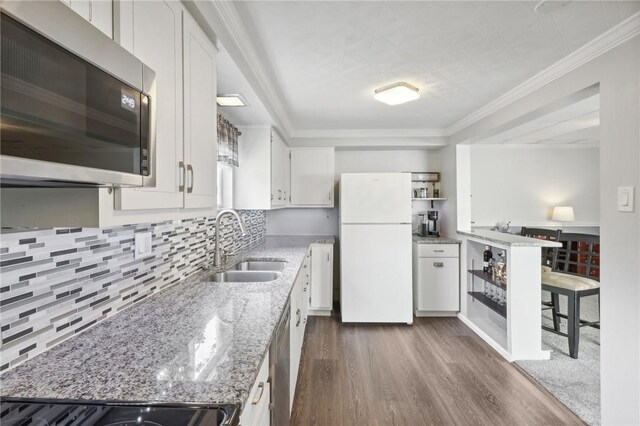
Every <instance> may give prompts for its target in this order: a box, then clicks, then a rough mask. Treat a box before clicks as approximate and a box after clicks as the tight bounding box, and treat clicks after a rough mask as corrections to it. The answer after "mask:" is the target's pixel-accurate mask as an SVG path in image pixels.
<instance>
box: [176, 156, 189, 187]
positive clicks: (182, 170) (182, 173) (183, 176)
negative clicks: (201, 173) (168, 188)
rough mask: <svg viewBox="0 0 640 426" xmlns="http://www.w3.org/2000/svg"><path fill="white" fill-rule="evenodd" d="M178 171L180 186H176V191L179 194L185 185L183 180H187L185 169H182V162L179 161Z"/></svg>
mask: <svg viewBox="0 0 640 426" xmlns="http://www.w3.org/2000/svg"><path fill="white" fill-rule="evenodd" d="M178 170H180V184H179V185H178V191H179V192H183V191H184V185H185V180H186V179H187V174H186V173H187V172H186V169H185V167H184V162H183V161H180V162H178Z"/></svg>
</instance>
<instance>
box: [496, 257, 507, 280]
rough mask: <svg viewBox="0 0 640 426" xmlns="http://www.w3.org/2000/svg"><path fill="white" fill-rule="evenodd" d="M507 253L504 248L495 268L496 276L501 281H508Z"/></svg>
mask: <svg viewBox="0 0 640 426" xmlns="http://www.w3.org/2000/svg"><path fill="white" fill-rule="evenodd" d="M506 257H507V253H505V251H504V250H502V251H500V253H498V258H497V259H496V264H495V270H496V274H495V276H496V278H497V279H498V280H501V281H503V280H504V281H506V280H505V279H504V278H505V277H506V270H507V269H506V268H507V260H506Z"/></svg>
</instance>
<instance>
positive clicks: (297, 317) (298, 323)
mask: <svg viewBox="0 0 640 426" xmlns="http://www.w3.org/2000/svg"><path fill="white" fill-rule="evenodd" d="M301 319H302V315H300V309H298V310H297V311H296V327H297V326H299V325H300V320H301Z"/></svg>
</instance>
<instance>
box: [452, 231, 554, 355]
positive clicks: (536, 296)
mask: <svg viewBox="0 0 640 426" xmlns="http://www.w3.org/2000/svg"><path fill="white" fill-rule="evenodd" d="M458 235H460V236H461V237H463V238H464V243H463V244H462V246H461V247H462V248H461V249H462V252H461V258H462V261H461V272H460V276H461V278H462V279H461V284H460V286H461V294H462V297H461V306H460V314H459V315H458V317H459V318H460V319H461V320H462V321H463V322H464V323H465V324H467V325H468V326H469V327H470V328H471V329H472V330H473V331H475V332H476V333H477V334H478V335H479V336H480V337H482V338H483V339H484V340H485V341H486V342H487V343H488V344H489V345H491V346H492V347H493V348H494V349H495V350H496V351H498V353H500V354H501V355H502V356H503V357H504V358H506V359H507V360H509V361H516V360H524V359H530V360H531V359H549V357H550V352H549V351H547V350H543V349H542V315H541V284H540V279H541V250H542V249H543V248H552V247H559V246H560V243H557V242H553V241H545V240H538V239H535V238H527V237H522V236H520V235H514V234H507V233H502V232H495V231H488V230H470V231H460V230H458ZM485 246H489V247H490V248H491V250H492V251H493V255H494V257H496V256H497V254H498V253H499V252H501V251H504V253H505V254H506V280H505V279H501V278H499V277H496V276H493V275H492V274H490V273H486V272H484V271H483V252H484V249H485ZM488 288H489V289H493V290H496V289H497V291H498V294H500V293H499V292H502V293H501V294H502V300H500V301H499V302H498V301H496V300H495V299H496V297H491V296H495V293H493V294H491V295H490V296H487V294H486V293H487V289H488Z"/></svg>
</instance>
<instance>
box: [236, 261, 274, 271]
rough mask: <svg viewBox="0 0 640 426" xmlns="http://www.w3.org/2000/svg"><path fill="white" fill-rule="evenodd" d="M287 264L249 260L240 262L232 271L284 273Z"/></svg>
mask: <svg viewBox="0 0 640 426" xmlns="http://www.w3.org/2000/svg"><path fill="white" fill-rule="evenodd" d="M284 264H285V262H282V261H280V260H247V261H245V262H240V263H238V264H237V265H235V266H233V267H232V268H231V269H232V270H236V271H282V270H284Z"/></svg>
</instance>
